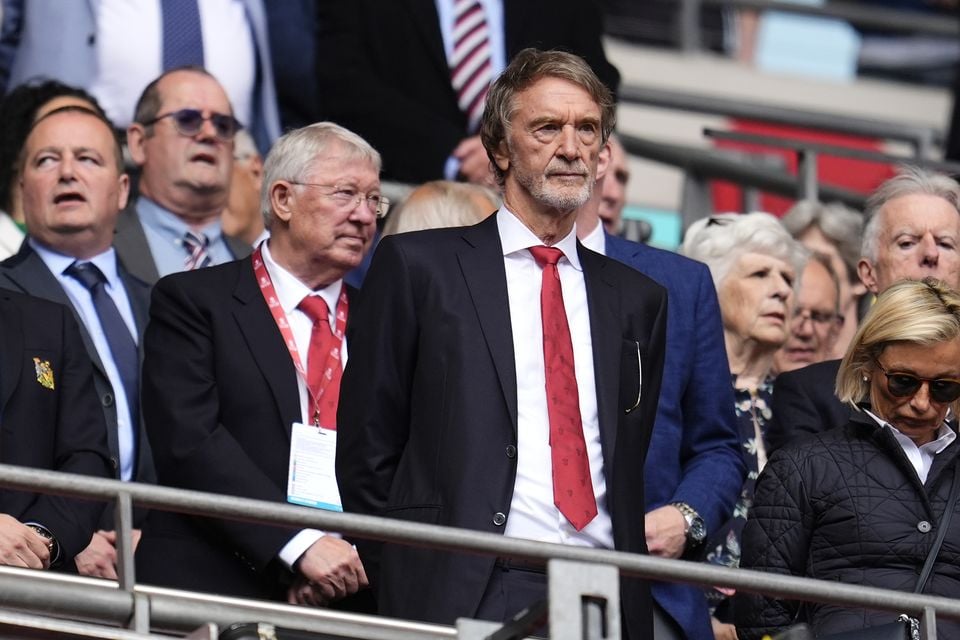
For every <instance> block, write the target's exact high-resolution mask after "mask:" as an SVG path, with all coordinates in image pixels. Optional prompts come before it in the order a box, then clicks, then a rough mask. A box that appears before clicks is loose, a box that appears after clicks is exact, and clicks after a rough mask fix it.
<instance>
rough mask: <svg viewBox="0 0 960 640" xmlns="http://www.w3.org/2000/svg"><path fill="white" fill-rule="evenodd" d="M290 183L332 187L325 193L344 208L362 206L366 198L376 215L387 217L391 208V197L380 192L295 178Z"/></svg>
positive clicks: (304, 185)
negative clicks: (295, 180)
mask: <svg viewBox="0 0 960 640" xmlns="http://www.w3.org/2000/svg"><path fill="white" fill-rule="evenodd" d="M290 184H298V185H300V186H301V187H318V188H320V189H330V193H325V194H323V195H324V196H326V197H328V198H330V199H331V200H333V201H334V202H336V203H338V204H339V205H340V206H341V207H343V208H344V209H346V208H347V207H358V206H360V203H361V202H363V201H364V200H365V201H366V202H367V207H369V209H370V211H373V213H374V215H376V216H377V217H378V218H383V217H385V216H386V215H387V211H388V210H389V209H390V199H389V198H387V197H386V196H382V195H380V194H379V193H359V192H358V191H357V190H356V189H354V188H353V187H340V186H337V185H332V184H315V183H312V182H294V181H293V180H290Z"/></svg>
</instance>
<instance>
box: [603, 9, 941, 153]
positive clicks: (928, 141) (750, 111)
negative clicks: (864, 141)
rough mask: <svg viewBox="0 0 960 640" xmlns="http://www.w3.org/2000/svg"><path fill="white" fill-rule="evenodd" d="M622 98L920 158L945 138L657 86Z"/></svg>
mask: <svg viewBox="0 0 960 640" xmlns="http://www.w3.org/2000/svg"><path fill="white" fill-rule="evenodd" d="M802 6H806V5H802ZM619 99H620V101H621V102H622V103H630V104H640V105H645V106H649V107H657V108H662V109H673V110H678V111H689V112H694V113H707V114H713V115H719V116H724V117H727V118H741V119H744V120H760V121H763V122H769V123H772V124H780V125H787V126H794V127H806V128H810V129H818V130H821V131H830V132H834V133H841V134H847V135H854V136H864V137H868V138H882V139H885V140H896V141H900V142H908V143H910V144H911V145H912V146H913V148H914V153H915V155H917V156H919V157H925V156H926V155H928V153H929V151H930V150H931V149H932V148H933V147H934V145H936V144H939V143H941V142H942V141H943V139H944V133H943V131H941V130H940V129H937V128H936V127H928V126H924V125H917V124H909V123H903V122H893V121H889V120H876V119H871V118H858V117H853V116H847V115H840V114H833V113H826V112H824V111H811V110H805V109H795V108H791V107H781V106H776V105H772V104H764V103H759V102H745V101H741V100H735V99H731V98H720V97H714V96H709V95H704V94H696V93H687V92H682V91H674V90H669V89H657V88H654V87H641V86H637V85H627V86H623V87H621V88H620V91H619Z"/></svg>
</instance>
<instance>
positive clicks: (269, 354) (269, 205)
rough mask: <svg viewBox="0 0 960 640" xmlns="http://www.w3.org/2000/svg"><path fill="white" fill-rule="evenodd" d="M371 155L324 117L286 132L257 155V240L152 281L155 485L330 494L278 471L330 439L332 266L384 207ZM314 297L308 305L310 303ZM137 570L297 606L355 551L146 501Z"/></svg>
mask: <svg viewBox="0 0 960 640" xmlns="http://www.w3.org/2000/svg"><path fill="white" fill-rule="evenodd" d="M379 168H380V157H379V155H377V152H376V151H375V150H373V148H372V147H370V146H369V145H368V144H367V143H366V142H364V141H363V140H362V139H361V138H360V137H359V136H357V135H355V134H353V133H351V132H349V131H347V130H346V129H343V128H342V127H339V126H337V125H334V124H331V123H318V124H314V125H310V126H308V127H305V128H303V129H297V130H294V131H292V132H290V133H288V134H286V135H285V136H283V137H282V138H281V139H280V140H278V141H277V143H276V144H275V145H274V147H273V149H272V150H271V152H270V154H269V155H268V157H267V160H266V163H265V165H264V192H263V202H264V210H265V211H268V212H269V216H268V219H267V225H268V228H269V229H270V232H271V235H270V240H269V242H268V243H267V244H265V245H261V247H262V248H261V249H260V250H259V251H257V252H255V253H254V255H253V257H252V258H251V259H243V260H237V261H234V262H229V263H227V264H224V265H219V266H216V267H210V268H207V269H200V270H198V271H193V272H184V273H179V274H174V275H171V276H168V277H166V278H163V279H162V280H160V282H158V283H157V285H156V286H155V288H154V291H153V299H152V302H151V306H150V324H149V325H148V326H147V332H146V337H145V339H144V343H145V347H144V348H145V351H146V356H145V361H144V374H143V410H144V415H145V417H146V424H147V432H148V433H149V435H150V442H151V444H152V445H153V451H154V459H155V461H156V464H157V473H158V476H159V481H160V483H161V484H164V485H168V486H173V487H182V488H185V489H195V490H200V491H209V492H214V493H223V494H229V495H238V496H244V497H248V498H256V499H260V500H272V501H276V502H286V501H290V502H294V503H297V504H305V503H310V504H314V505H316V504H319V503H320V502H323V503H324V504H325V506H326V507H327V508H333V509H338V508H339V506H338V504H334V503H339V497H338V496H336V491H335V489H336V487H335V486H333V487H331V486H330V485H329V484H321V485H318V486H317V487H316V488H318V489H319V490H320V491H326V492H327V495H329V498H330V499H329V500H327V501H320V500H308V499H307V498H308V496H306V495H304V494H303V493H302V492H301V490H300V488H299V485H298V482H297V480H296V476H295V474H294V477H293V478H291V479H290V481H289V482H288V471H289V470H290V469H291V468H296V464H292V463H291V457H293V459H294V460H296V461H298V462H299V463H300V464H308V463H309V461H308V460H305V459H303V458H301V457H300V456H299V453H301V451H300V450H299V449H298V446H297V443H298V442H299V441H301V440H303V439H310V438H314V437H321V438H329V439H330V441H332V442H335V437H336V415H335V414H336V403H337V398H338V391H339V379H340V374H339V372H340V371H341V365H340V358H341V357H342V356H345V355H346V353H347V352H346V345H345V344H344V343H343V330H344V325H345V322H346V317H347V305H348V304H351V305H352V304H353V303H354V299H353V298H354V293H355V291H348V290H347V289H348V287H345V286H344V285H343V275H344V274H345V273H346V272H347V271H349V270H350V269H352V268H354V267H356V265H357V264H359V263H360V261H361V259H362V258H363V255H364V253H365V252H366V251H367V250H368V249H369V248H370V244H371V241H372V239H373V232H374V228H375V222H376V218H377V217H378V215H380V214H381V213H383V212H384V211H385V202H384V201H383V199H382V198H381V196H380V180H379V177H378V176H379ZM268 301H269V302H268ZM318 304H319V305H325V306H324V307H323V311H322V312H314V311H313V310H312V309H313V308H314V307H316V306H317V305H318ZM318 340H322V342H316V341H318ZM324 345H326V346H324ZM315 346H317V347H318V348H317V349H315V348H314V347H315ZM349 346H350V348H351V349H352V348H353V345H352V344H351V345H349ZM328 372H329V376H327V375H326V373H328ZM318 378H320V379H321V384H320V385H319V386H318V384H317V382H318ZM324 379H325V380H329V382H327V383H322V380H324ZM314 444H317V443H314ZM332 454H333V452H332V447H331V450H330V457H329V459H327V461H326V463H324V464H321V465H320V466H317V467H314V471H315V472H316V474H317V475H318V476H328V477H329V478H331V479H332V477H333V458H332ZM304 468H305V467H304ZM314 495H319V494H318V493H316V492H314ZM172 558H176V561H171V559H172ZM137 570H138V576H139V577H140V579H142V580H143V581H144V582H148V583H151V584H159V585H164V586H172V587H178V588H186V589H194V590H200V591H211V592H215V593H220V594H228V595H237V596H246V597H256V598H281V599H289V600H292V601H296V602H300V603H307V604H319V603H326V602H329V601H331V600H334V599H337V598H343V597H344V596H347V595H350V594H353V593H356V592H357V591H358V590H359V589H361V588H363V587H364V586H365V585H366V575H365V573H364V569H363V566H362V565H361V563H360V560H359V557H358V556H357V553H356V551H355V550H354V549H353V547H352V546H351V545H350V544H349V543H347V542H345V541H344V540H342V539H340V538H339V537H338V536H337V535H336V534H329V535H324V534H323V533H322V532H319V531H314V530H303V531H298V530H296V529H290V528H278V527H270V526H265V525H254V524H250V523H245V522H244V523H241V522H228V521H223V520H212V519H204V518H199V517H194V516H187V515H180V514H174V513H164V512H158V511H153V512H151V514H150V516H149V520H148V522H147V526H146V527H145V528H144V535H143V540H142V542H141V543H140V548H139V549H138V551H137Z"/></svg>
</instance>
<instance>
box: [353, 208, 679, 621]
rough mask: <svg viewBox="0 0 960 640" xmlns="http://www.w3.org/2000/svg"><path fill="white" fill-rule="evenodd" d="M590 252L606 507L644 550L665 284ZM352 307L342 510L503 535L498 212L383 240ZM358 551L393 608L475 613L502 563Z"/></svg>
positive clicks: (383, 601) (632, 596) (619, 541)
mask: <svg viewBox="0 0 960 640" xmlns="http://www.w3.org/2000/svg"><path fill="white" fill-rule="evenodd" d="M580 259H581V261H582V265H583V273H584V279H585V282H586V290H587V300H588V304H589V306H590V328H591V336H592V343H593V353H594V362H595V374H596V393H597V404H598V415H599V424H600V435H601V441H602V448H603V454H604V473H605V477H606V481H607V490H608V495H607V504H606V507H607V509H608V510H609V512H610V514H611V517H612V520H613V530H614V541H615V544H616V547H617V548H618V549H622V550H625V551H633V552H638V553H642V552H644V551H645V550H646V542H645V539H644V525H643V520H644V518H643V514H644V509H643V459H644V455H645V453H646V450H647V445H648V443H649V441H650V432H651V430H652V427H653V420H654V416H655V415H656V409H657V407H656V405H657V397H658V395H659V390H660V377H661V372H662V369H663V357H664V331H665V329H666V321H667V316H666V313H667V309H666V306H667V300H666V294H665V292H664V291H663V288H662V287H660V286H659V285H657V284H656V283H654V282H653V281H651V280H650V279H648V278H647V277H645V276H643V275H641V274H640V273H638V272H636V271H634V270H633V269H630V268H629V267H626V266H624V265H622V264H620V263H618V262H615V261H613V260H608V259H607V258H605V257H603V256H600V255H598V254H595V253H593V252H592V251H589V250H587V249H584V248H582V247H581V248H580ZM531 303H532V304H537V302H536V301H532V302H531ZM351 313H352V314H353V316H352V323H353V324H352V325H351V327H350V329H349V332H348V342H349V345H350V357H349V360H348V361H347V366H346V370H345V371H344V377H343V383H342V386H341V393H340V405H339V408H340V410H339V413H338V416H337V424H338V425H339V427H338V429H339V434H338V446H337V479H338V483H339V485H340V491H341V497H342V499H343V506H344V509H345V510H346V511H353V512H359V513H368V514H375V515H387V516H390V517H394V518H398V519H401V520H408V521H413V522H425V523H430V524H440V525H447V526H454V527H462V528H467V529H474V530H478V531H486V532H490V533H502V532H503V530H504V529H503V526H504V524H505V522H504V520H505V519H504V518H503V515H504V514H506V515H507V517H509V510H510V501H511V496H512V494H513V488H514V479H515V475H516V457H517V451H516V444H517V433H516V430H517V380H516V368H515V359H514V351H513V338H512V333H511V330H510V315H509V314H510V311H509V307H508V300H507V288H506V274H505V270H504V264H503V253H502V249H501V245H500V237H499V234H498V228H497V217H496V216H490V218H488V219H487V220H485V221H484V222H481V223H480V224H478V225H476V226H473V227H465V228H455V229H439V230H434V231H424V232H420V233H409V234H401V235H398V236H391V237H389V238H385V239H384V240H383V241H382V242H381V243H380V246H379V247H378V248H377V252H376V254H375V255H374V259H373V264H372V265H371V268H370V272H369V273H368V275H367V278H366V280H365V281H364V293H363V296H362V298H361V299H360V301H359V304H358V305H355V306H354V308H353V309H352V310H351ZM638 352H639V354H640V359H641V361H642V394H641V400H640V403H639V406H637V407H636V408H635V409H633V410H632V411H629V412H627V410H629V409H631V408H633V407H634V406H635V405H636V403H637V394H638V390H639V389H640V387H639V384H640V377H639V375H640V371H639V370H638V364H639V363H638ZM521 455H522V453H521ZM360 550H361V557H363V558H364V563H365V566H366V567H367V570H368V574H372V575H373V578H372V579H373V580H375V581H377V582H378V584H376V590H377V591H376V592H377V595H378V605H379V611H380V613H382V614H384V615H388V616H399V617H407V618H414V619H419V620H427V621H432V622H440V623H446V624H450V623H453V621H454V620H455V619H456V618H457V617H460V616H467V617H472V616H474V615H475V614H476V611H477V605H478V604H479V602H480V599H481V596H482V594H483V591H484V588H485V587H486V585H487V583H488V582H489V580H490V576H491V573H492V571H493V569H494V558H492V557H484V556H474V555H463V554H454V553H444V552H441V551H438V550H435V549H419V548H417V549H414V548H406V547H402V546H399V545H387V546H384V547H383V549H382V557H379V556H378V554H379V552H380V549H379V548H378V547H377V546H375V545H366V546H363V547H361V548H360ZM622 585H623V593H624V603H623V611H624V614H625V616H626V620H627V628H628V629H629V633H630V637H631V638H648V637H650V634H651V633H652V627H651V618H650V616H651V604H650V595H649V589H648V587H647V585H646V583H644V582H641V581H638V580H624V581H623V582H622Z"/></svg>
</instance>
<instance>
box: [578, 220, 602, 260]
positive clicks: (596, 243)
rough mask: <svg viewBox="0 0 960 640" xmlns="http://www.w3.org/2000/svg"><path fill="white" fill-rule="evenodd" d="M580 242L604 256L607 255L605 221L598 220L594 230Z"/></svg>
mask: <svg viewBox="0 0 960 640" xmlns="http://www.w3.org/2000/svg"><path fill="white" fill-rule="evenodd" d="M580 244H582V245H583V246H585V247H586V248H587V249H590V250H591V251H594V252H596V253H599V254H600V255H602V256H605V255H607V236H606V234H604V232H603V223H602V222H600V221H599V220H598V221H597V226H595V227H594V228H593V231H591V232H590V233H588V234H587V235H585V236H584V237H582V238H580Z"/></svg>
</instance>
